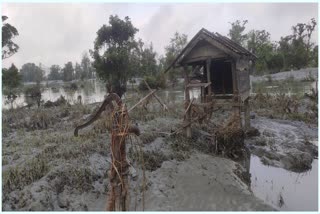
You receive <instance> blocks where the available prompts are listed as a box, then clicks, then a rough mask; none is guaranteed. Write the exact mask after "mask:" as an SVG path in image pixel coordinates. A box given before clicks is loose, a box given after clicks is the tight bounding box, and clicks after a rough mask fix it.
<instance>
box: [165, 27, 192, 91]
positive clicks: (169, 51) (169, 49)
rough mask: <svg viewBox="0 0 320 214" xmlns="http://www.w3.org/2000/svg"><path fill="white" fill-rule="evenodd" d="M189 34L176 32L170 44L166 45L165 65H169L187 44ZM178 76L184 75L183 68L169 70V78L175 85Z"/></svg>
mask: <svg viewBox="0 0 320 214" xmlns="http://www.w3.org/2000/svg"><path fill="white" fill-rule="evenodd" d="M187 42H188V36H187V35H185V34H181V35H180V34H179V33H178V32H176V33H175V34H174V36H173V38H171V39H170V44H169V45H168V46H166V47H165V67H166V68H167V67H169V66H170V65H171V64H172V62H173V60H174V59H175V58H176V57H177V55H178V54H179V53H180V52H181V51H182V50H183V48H184V47H185V46H186V45H187ZM178 76H182V69H181V68H179V69H170V71H169V72H168V79H169V81H170V82H171V83H172V86H175V84H176V83H177V80H178V79H177V78H178Z"/></svg>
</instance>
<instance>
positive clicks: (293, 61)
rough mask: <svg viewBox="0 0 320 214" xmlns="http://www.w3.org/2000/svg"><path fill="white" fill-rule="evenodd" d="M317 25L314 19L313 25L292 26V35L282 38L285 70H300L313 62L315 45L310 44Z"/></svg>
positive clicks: (281, 46)
mask: <svg viewBox="0 0 320 214" xmlns="http://www.w3.org/2000/svg"><path fill="white" fill-rule="evenodd" d="M316 25H317V23H316V21H315V19H314V18H312V19H311V23H308V24H305V23H298V24H296V25H295V26H292V34H291V35H288V36H285V37H281V39H280V41H279V51H280V53H281V54H282V56H283V59H284V67H285V69H290V68H295V69H300V68H303V67H306V66H308V65H309V64H310V63H311V62H312V49H313V46H314V44H313V43H311V42H310V38H311V36H312V33H313V31H314V29H315V26H316Z"/></svg>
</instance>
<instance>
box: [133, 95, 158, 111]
mask: <svg viewBox="0 0 320 214" xmlns="http://www.w3.org/2000/svg"><path fill="white" fill-rule="evenodd" d="M156 91H157V90H153V91H151V92H150V93H149V94H147V95H146V96H145V97H144V98H142V99H141V100H139V102H137V103H136V104H135V105H134V106H132V107H131V108H130V109H129V110H128V112H130V111H132V110H133V109H134V108H135V107H137V106H138V105H139V104H141V103H142V102H143V101H145V100H146V99H148V98H149V97H150V96H151V95H152V94H154V93H155V92H156Z"/></svg>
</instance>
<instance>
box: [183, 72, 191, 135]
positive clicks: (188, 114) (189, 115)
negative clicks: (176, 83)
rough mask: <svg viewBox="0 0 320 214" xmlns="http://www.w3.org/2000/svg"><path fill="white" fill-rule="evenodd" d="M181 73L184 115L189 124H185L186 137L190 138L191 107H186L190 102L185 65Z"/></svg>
mask: <svg viewBox="0 0 320 214" xmlns="http://www.w3.org/2000/svg"><path fill="white" fill-rule="evenodd" d="M183 74H184V83H185V86H184V87H185V88H184V93H185V101H186V103H185V109H186V110H187V112H186V117H185V122H186V123H187V124H189V125H187V126H186V135H187V137H188V138H191V108H189V109H188V106H189V104H190V92H189V88H188V87H187V86H188V84H189V77H188V72H187V66H184V67H183Z"/></svg>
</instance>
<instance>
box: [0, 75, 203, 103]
mask: <svg viewBox="0 0 320 214" xmlns="http://www.w3.org/2000/svg"><path fill="white" fill-rule="evenodd" d="M43 84H45V83H43ZM63 85H64V83H62V82H61V83H60V84H59V86H58V87H53V88H51V87H47V88H45V89H44V90H43V92H42V99H43V101H44V102H46V101H49V100H50V101H56V100H57V99H58V98H59V97H60V96H61V95H62V96H64V97H65V98H66V99H67V100H68V101H69V102H70V103H74V102H76V101H77V97H78V96H79V95H81V97H82V101H83V102H84V103H85V104H90V103H95V102H102V101H103V99H104V96H105V94H106V89H105V87H104V84H103V83H101V82H99V81H96V80H89V81H87V82H86V83H85V84H84V85H85V86H84V87H83V88H81V87H79V90H77V91H71V90H66V89H65V88H63V87H62V86H63ZM78 85H80V84H78ZM130 88H131V85H128V91H127V93H126V94H125V96H124V98H126V97H131V96H132V94H134V93H136V92H135V91H133V90H130ZM145 93H146V94H147V93H148V92H145ZM157 95H158V96H159V97H161V98H162V99H163V100H164V101H170V102H172V101H174V102H178V101H182V100H184V92H183V90H182V89H164V90H159V91H157ZM199 96H200V89H193V90H191V93H190V97H191V99H192V98H198V97H199ZM142 97H143V95H141V98H142ZM26 104H27V103H26V98H25V96H24V94H23V93H20V94H18V98H17V99H16V100H15V102H14V108H16V107H21V106H24V105H26ZM2 108H4V109H8V108H10V104H8V103H6V102H5V97H4V96H2Z"/></svg>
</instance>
